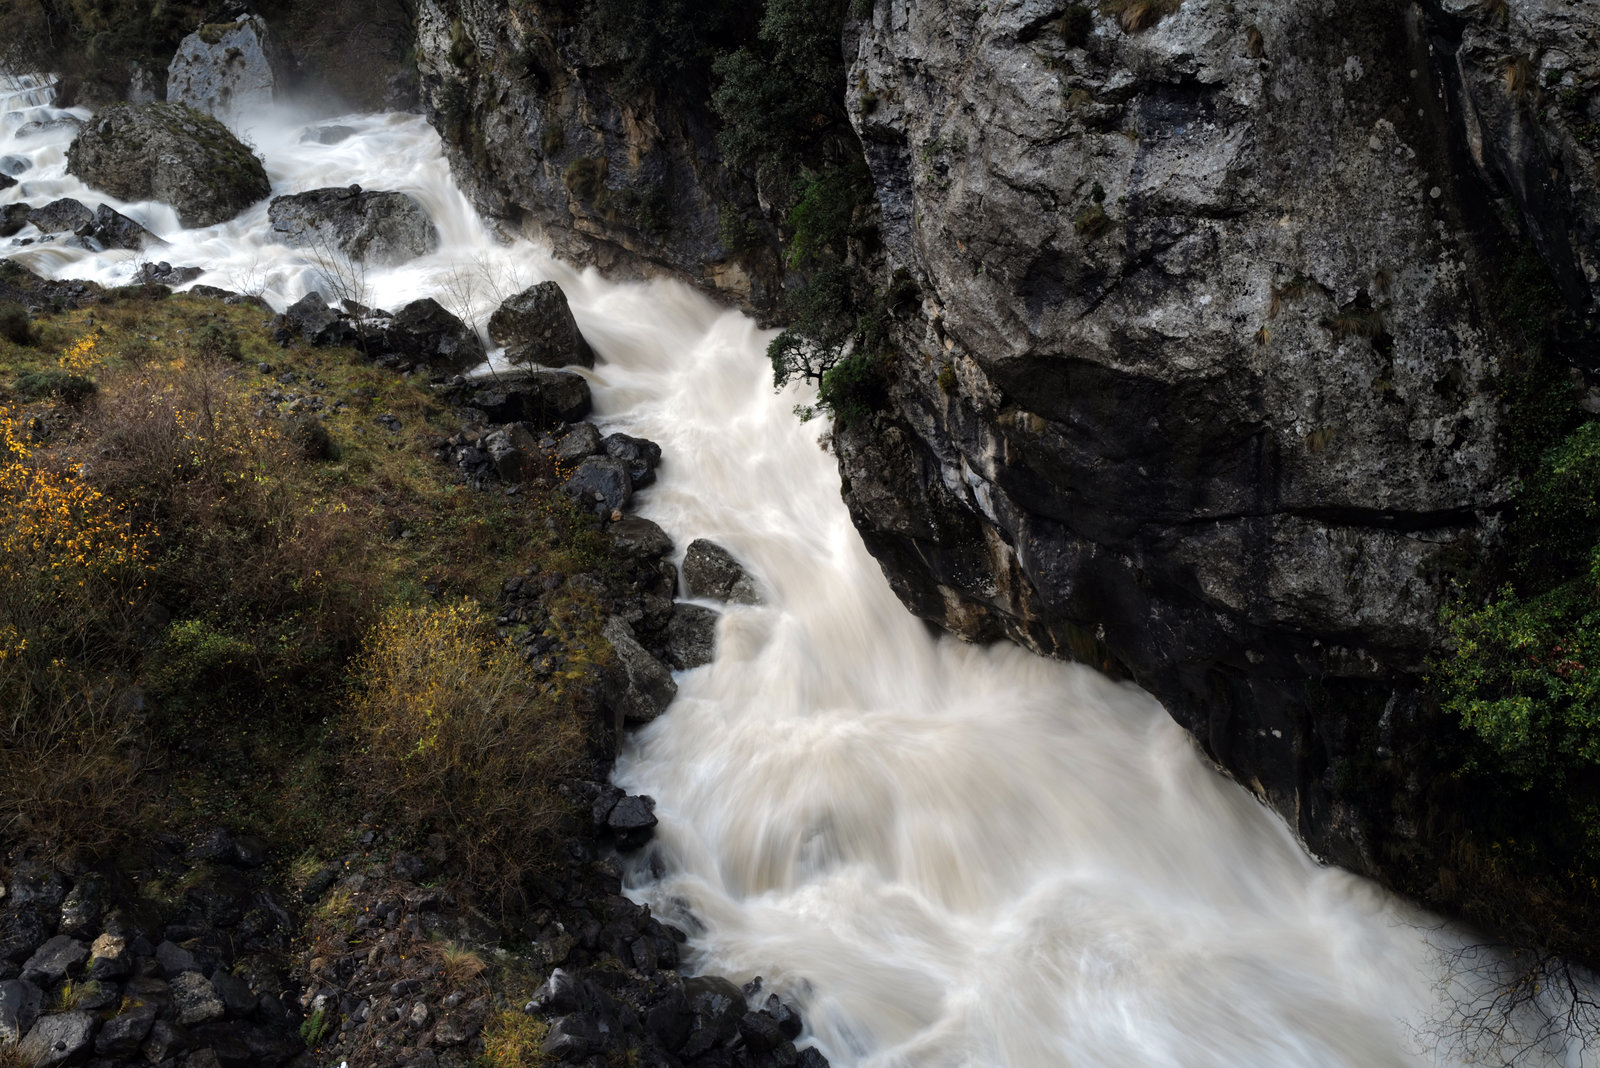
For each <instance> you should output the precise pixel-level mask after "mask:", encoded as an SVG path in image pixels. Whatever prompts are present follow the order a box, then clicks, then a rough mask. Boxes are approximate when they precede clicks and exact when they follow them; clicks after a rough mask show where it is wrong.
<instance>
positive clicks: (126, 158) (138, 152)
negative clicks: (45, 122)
mask: <svg viewBox="0 0 1600 1068" xmlns="http://www.w3.org/2000/svg"><path fill="white" fill-rule="evenodd" d="M67 170H68V172H69V173H71V174H74V175H76V176H77V177H79V178H81V179H83V181H84V182H86V183H87V184H89V185H90V186H93V187H94V188H96V189H103V190H105V191H106V192H107V193H110V194H111V195H112V196H114V197H117V198H119V199H121V200H126V201H139V200H159V201H162V202H163V203H167V204H171V205H172V206H173V207H174V208H176V209H177V211H178V219H179V220H180V221H181V222H182V223H183V225H184V226H187V227H195V226H212V225H214V224H216V223H220V222H225V221H226V220H228V219H231V218H233V217H234V216H235V215H237V214H239V212H241V211H243V210H244V209H245V208H247V207H249V206H250V205H251V204H254V203H255V202H256V201H258V200H260V199H262V198H263V197H265V196H266V195H267V194H268V193H270V192H271V191H272V187H271V185H270V183H269V182H268V181H267V172H266V170H265V169H264V168H263V167H262V165H261V161H260V160H259V159H257V158H256V156H255V154H254V153H253V152H251V151H250V150H249V149H248V148H246V147H245V146H244V145H243V144H242V143H241V142H240V141H239V139H238V138H237V137H235V136H233V134H231V133H229V132H228V129H227V127H225V126H223V125H222V124H221V123H220V122H218V121H217V120H216V119H213V118H211V117H209V116H206V115H202V114H200V113H199V112H197V111H195V110H193V109H191V108H187V107H182V106H180V105H173V104H145V105H142V106H138V107H135V106H133V105H128V104H119V105H116V106H114V107H109V108H106V109H104V110H102V111H101V112H100V113H99V114H98V115H96V116H95V117H94V118H93V119H92V120H90V122H89V123H88V125H86V126H85V127H84V128H83V132H82V133H80V134H79V135H78V138H77V140H75V141H73V142H72V147H71V148H70V149H68V150H67Z"/></svg>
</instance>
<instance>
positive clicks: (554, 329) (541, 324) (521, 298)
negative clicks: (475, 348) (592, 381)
mask: <svg viewBox="0 0 1600 1068" xmlns="http://www.w3.org/2000/svg"><path fill="white" fill-rule="evenodd" d="M489 340H490V341H492V342H494V343H495V344H496V345H504V346H505V349H506V359H507V360H508V361H509V362H511V363H515V364H529V363H536V364H540V365H542V366H545V367H569V366H572V365H577V366H580V367H593V366H594V350H593V349H591V348H589V343H588V342H587V341H585V340H584V338H583V333H582V332H581V331H580V330H579V329H578V323H577V321H576V320H575V319H573V317H572V309H571V308H570V307H569V306H568V305H567V295H566V293H564V292H563V291H562V289H561V287H560V286H559V285H557V284H556V283H554V282H540V283H539V284H538V285H536V286H531V287H529V288H528V289H525V290H523V291H522V292H521V293H518V294H517V295H516V296H514V297H511V298H509V299H508V300H507V301H506V302H505V303H504V304H501V305H500V307H499V308H497V309H495V313H494V314H493V315H491V316H490V317H489Z"/></svg>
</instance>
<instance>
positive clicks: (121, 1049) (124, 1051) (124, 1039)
mask: <svg viewBox="0 0 1600 1068" xmlns="http://www.w3.org/2000/svg"><path fill="white" fill-rule="evenodd" d="M155 1022H156V1010H155V1006H153V1005H134V1006H132V1007H130V1008H129V1009H128V1010H127V1011H126V1012H124V1013H121V1014H120V1015H117V1016H114V1017H112V1018H111V1019H109V1020H107V1021H106V1023H105V1025H104V1026H103V1027H101V1028H100V1034H99V1036H98V1037H97V1038H96V1039H95V1040H94V1049H95V1052H96V1053H98V1054H100V1055H101V1056H103V1057H131V1056H133V1055H134V1054H135V1053H137V1052H138V1051H139V1046H140V1044H141V1043H142V1042H144V1040H145V1037H146V1036H147V1035H149V1034H150V1028H151V1026H152V1025H153V1024H154V1023H155Z"/></svg>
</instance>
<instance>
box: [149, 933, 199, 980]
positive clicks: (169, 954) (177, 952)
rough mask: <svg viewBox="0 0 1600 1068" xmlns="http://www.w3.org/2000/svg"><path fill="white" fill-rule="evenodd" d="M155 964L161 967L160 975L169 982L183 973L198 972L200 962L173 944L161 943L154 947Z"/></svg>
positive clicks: (188, 952) (185, 950)
mask: <svg viewBox="0 0 1600 1068" xmlns="http://www.w3.org/2000/svg"><path fill="white" fill-rule="evenodd" d="M156 963H157V964H159V965H160V966H161V974H162V975H164V976H166V977H167V978H168V979H169V980H170V979H175V978H176V977H178V976H180V975H182V974H183V973H184V972H197V971H199V970H200V961H199V960H198V959H197V958H196V957H195V955H194V954H193V953H191V952H190V951H189V950H187V949H184V948H183V947H182V946H180V945H177V944H176V943H173V942H162V943H161V944H160V945H159V946H157V947H156Z"/></svg>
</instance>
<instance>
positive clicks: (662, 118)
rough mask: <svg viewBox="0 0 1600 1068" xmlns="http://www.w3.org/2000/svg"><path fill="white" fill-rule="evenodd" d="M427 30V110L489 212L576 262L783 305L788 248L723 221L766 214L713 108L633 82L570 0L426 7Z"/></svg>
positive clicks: (421, 60)
mask: <svg viewBox="0 0 1600 1068" xmlns="http://www.w3.org/2000/svg"><path fill="white" fill-rule="evenodd" d="M416 29H417V65H418V70H419V72H420V75H421V83H422V103H423V107H424V110H425V111H426V113H427V115H428V119H429V121H430V122H431V123H432V124H433V125H434V126H435V127H436V128H437V129H438V130H439V132H440V135H441V136H442V138H443V140H444V148H445V152H446V154H447V155H448V156H449V157H450V161H451V165H452V170H453V172H454V173H455V175H456V176H457V178H458V179H459V180H460V181H461V183H462V187H463V188H464V189H465V190H466V192H467V194H468V195H469V196H470V197H471V198H472V200H473V202H474V204H475V205H476V206H477V208H478V209H479V211H481V212H482V213H484V214H485V215H487V216H490V217H492V218H497V219H501V220H503V221H505V222H506V223H507V224H509V225H510V226H512V227H515V228H519V229H521V230H522V231H523V232H525V233H528V234H530V235H532V234H535V233H537V234H539V235H541V236H542V237H543V238H545V239H547V240H549V241H550V243H551V246H552V247H553V249H554V250H555V252H556V254H557V255H559V256H561V257H562V258H564V259H567V260H570V261H573V262H576V263H581V264H594V265H596V266H598V267H600V268H601V269H603V270H606V271H608V272H611V273H624V274H650V273H657V272H661V271H666V272H670V273H673V274H677V275H680V276H682V277H685V278H689V279H692V280H694V281H696V282H697V283H699V284H701V285H702V286H704V287H706V288H708V289H711V290H713V291H715V292H717V293H719V294H720V295H722V296H724V297H726V298H728V299H732V300H736V301H740V302H742V303H746V304H749V305H753V306H755V307H757V308H767V307H770V306H771V304H772V302H773V298H774V297H775V296H776V294H777V293H778V287H779V283H780V280H781V277H782V270H781V265H780V264H779V262H778V259H777V256H776V253H775V251H774V250H773V249H761V250H758V251H755V252H750V251H741V250H739V249H730V248H727V247H725V246H724V244H723V241H722V238H721V236H720V231H719V225H718V220H719V217H720V216H721V215H722V214H724V213H726V214H727V215H728V216H729V217H730V218H739V217H744V216H747V215H755V214H759V212H758V209H756V206H755V204H754V203H753V198H750V194H748V193H744V194H740V193H738V192H737V191H736V190H735V189H734V188H733V185H732V183H731V182H730V181H729V178H728V175H727V173H726V171H725V169H724V168H723V166H722V163H721V156H720V153H719V152H718V150H717V147H716V137H715V129H716V124H715V121H714V119H713V117H712V116H711V115H710V114H709V107H708V105H707V104H706V103H705V102H704V101H698V100H695V99H691V98H690V96H691V95H692V94H684V93H681V92H678V91H676V90H673V91H663V89H662V87H656V86H651V87H640V86H636V85H630V84H629V83H628V82H627V79H626V77H625V76H624V75H623V74H622V73H621V72H619V70H618V68H617V65H616V63H615V62H614V59H613V58H611V57H607V56H604V55H602V54H601V53H600V52H598V51H597V50H596V49H597V46H596V45H595V42H593V41H592V40H590V36H591V35H589V34H587V33H585V32H584V29H583V27H581V26H579V25H575V22H574V19H573V18H572V9H571V8H570V5H565V4H562V3H558V2H556V0H534V2H532V3H528V4H523V5H506V4H503V3H497V2H491V0H464V2H459V0H452V2H450V3H445V2H443V0H421V2H420V3H418V4H417V5H416ZM741 196H743V197H745V198H747V201H748V202H741V199H740V198H741Z"/></svg>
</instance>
